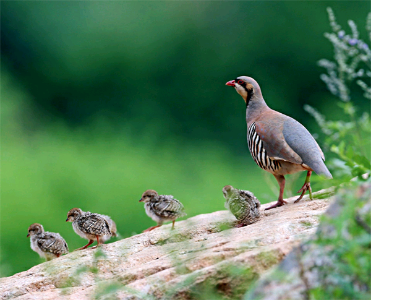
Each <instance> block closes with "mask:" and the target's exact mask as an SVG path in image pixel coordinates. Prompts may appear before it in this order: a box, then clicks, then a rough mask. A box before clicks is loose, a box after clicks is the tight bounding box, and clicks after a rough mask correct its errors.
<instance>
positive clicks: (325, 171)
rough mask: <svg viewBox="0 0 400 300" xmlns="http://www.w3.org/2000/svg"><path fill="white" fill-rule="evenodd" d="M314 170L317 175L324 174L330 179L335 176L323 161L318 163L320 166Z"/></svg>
mask: <svg viewBox="0 0 400 300" xmlns="http://www.w3.org/2000/svg"><path fill="white" fill-rule="evenodd" d="M313 171H314V172H315V173H316V174H317V175H322V176H324V177H326V178H328V179H332V178H333V177H332V174H331V172H329V170H328V168H327V167H326V166H325V164H324V163H323V162H322V163H320V164H318V166H317V167H316V168H313Z"/></svg>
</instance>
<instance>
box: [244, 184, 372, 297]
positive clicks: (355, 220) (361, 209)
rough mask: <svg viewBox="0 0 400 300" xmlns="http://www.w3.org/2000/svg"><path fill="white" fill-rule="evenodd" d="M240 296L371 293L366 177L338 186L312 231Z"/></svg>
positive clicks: (321, 295)
mask: <svg viewBox="0 0 400 300" xmlns="http://www.w3.org/2000/svg"><path fill="white" fill-rule="evenodd" d="M244 299H245V300H251V299H258V300H289V299H290V300H297V299H298V300H303V299H371V183H370V182H367V183H363V184H360V185H359V186H357V187H356V188H354V187H353V188H345V189H341V190H339V192H338V194H337V195H336V196H335V197H334V199H333V200H332V204H331V205H330V206H329V208H328V210H327V211H326V213H325V214H324V218H323V220H321V223H320V225H319V227H318V230H317V232H316V234H315V235H313V236H312V237H311V238H310V239H309V240H306V241H303V242H302V243H301V244H300V245H299V246H296V247H295V248H294V249H293V250H292V251H291V252H290V253H289V254H288V255H287V256H286V257H285V258H284V260H283V261H282V262H281V263H280V264H279V265H277V266H275V267H274V268H271V270H268V271H267V272H266V273H265V274H263V275H262V276H261V279H260V280H258V282H257V283H256V284H255V285H254V287H253V288H252V289H251V290H250V291H248V292H247V293H246V296H245V298H244Z"/></svg>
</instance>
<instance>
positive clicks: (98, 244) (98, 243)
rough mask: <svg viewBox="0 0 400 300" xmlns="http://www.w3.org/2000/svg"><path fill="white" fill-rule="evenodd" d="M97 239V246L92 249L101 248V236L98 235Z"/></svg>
mask: <svg viewBox="0 0 400 300" xmlns="http://www.w3.org/2000/svg"><path fill="white" fill-rule="evenodd" d="M96 239H97V245H96V246H94V247H92V249H95V248H97V247H99V246H101V243H100V241H99V236H98V235H96Z"/></svg>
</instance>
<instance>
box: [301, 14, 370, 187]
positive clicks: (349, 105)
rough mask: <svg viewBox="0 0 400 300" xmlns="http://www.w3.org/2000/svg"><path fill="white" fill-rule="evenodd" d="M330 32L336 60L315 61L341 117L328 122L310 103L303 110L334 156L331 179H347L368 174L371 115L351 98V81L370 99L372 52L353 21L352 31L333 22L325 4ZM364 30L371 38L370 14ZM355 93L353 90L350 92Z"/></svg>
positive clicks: (331, 163)
mask: <svg viewBox="0 0 400 300" xmlns="http://www.w3.org/2000/svg"><path fill="white" fill-rule="evenodd" d="M327 10H328V15H329V19H330V23H331V27H332V31H333V32H332V33H325V37H327V38H328V40H329V41H330V42H331V43H332V45H333V48H334V58H335V61H334V62H332V61H329V60H327V59H322V60H320V61H319V62H318V63H319V65H320V66H321V67H324V68H325V69H326V71H327V73H328V74H322V75H321V79H322V80H323V81H324V82H325V83H326V85H327V87H328V89H329V90H330V92H331V93H332V94H333V95H335V96H337V97H338V98H339V99H340V100H341V101H340V102H338V103H337V104H338V107H340V109H341V110H342V119H341V120H336V121H327V120H326V117H325V116H324V115H322V114H321V113H320V112H318V111H317V110H316V109H315V108H313V107H311V106H310V105H305V107H304V109H305V110H306V111H307V112H309V113H310V114H311V115H312V116H314V118H315V119H316V121H317V123H318V125H319V126H320V128H321V130H322V132H323V134H324V135H325V138H324V146H325V147H326V148H330V150H331V152H333V153H335V154H336V155H337V157H336V158H334V159H333V160H332V161H331V162H330V166H331V169H333V170H334V178H336V180H339V181H348V180H350V179H351V178H353V177H355V176H358V177H359V178H360V179H362V177H361V176H362V175H363V174H366V173H368V174H370V173H371V116H370V114H369V113H368V112H367V111H363V110H362V109H361V108H359V107H357V106H356V105H355V104H354V102H353V101H351V91H352V90H354V89H352V87H353V85H352V83H354V81H356V83H357V84H358V85H359V88H361V90H362V91H363V96H364V98H365V102H370V99H371V88H370V85H371V51H370V48H371V47H370V45H368V44H367V43H366V42H364V41H363V40H362V39H360V33H359V31H358V29H357V25H356V23H355V22H354V21H352V20H349V21H348V24H349V27H350V28H351V32H352V33H351V34H346V32H345V30H343V29H342V27H341V26H340V25H339V24H337V23H336V18H335V15H334V13H333V10H332V9H331V8H330V7H328V9H327ZM365 28H366V31H367V34H368V36H369V42H370V41H371V13H369V14H368V16H367V20H366V27H365ZM353 94H354V92H353Z"/></svg>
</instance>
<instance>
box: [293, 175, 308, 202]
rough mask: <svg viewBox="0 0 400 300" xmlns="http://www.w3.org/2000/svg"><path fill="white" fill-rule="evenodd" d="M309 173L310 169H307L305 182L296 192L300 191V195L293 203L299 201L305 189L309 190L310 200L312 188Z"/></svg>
mask: <svg viewBox="0 0 400 300" xmlns="http://www.w3.org/2000/svg"><path fill="white" fill-rule="evenodd" d="M311 173H312V171H307V177H306V182H304V184H303V186H302V187H301V189H300V190H299V191H298V192H297V193H300V192H301V195H300V197H299V198H298V199H297V200H296V201H294V203H297V202H299V201H300V200H301V198H303V196H304V193H305V192H306V191H307V190H308V191H309V192H310V199H311V200H312V189H311V184H310V178H311Z"/></svg>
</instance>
